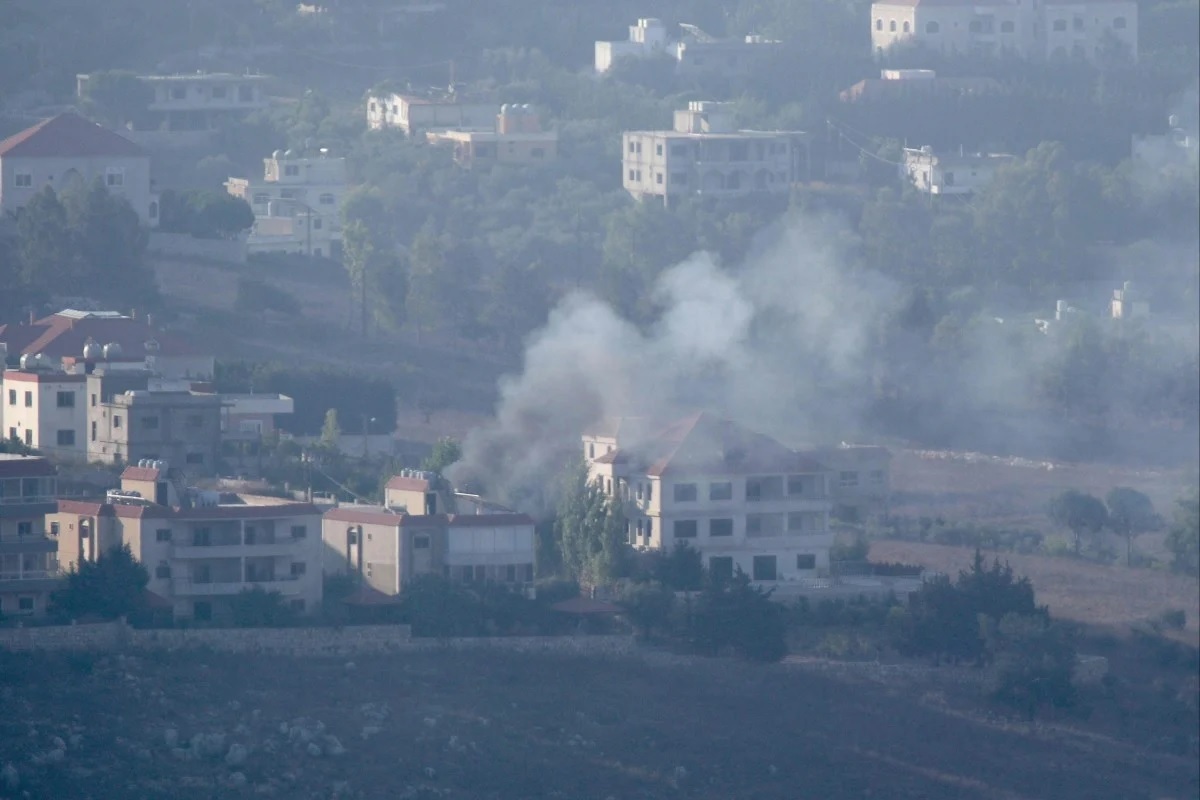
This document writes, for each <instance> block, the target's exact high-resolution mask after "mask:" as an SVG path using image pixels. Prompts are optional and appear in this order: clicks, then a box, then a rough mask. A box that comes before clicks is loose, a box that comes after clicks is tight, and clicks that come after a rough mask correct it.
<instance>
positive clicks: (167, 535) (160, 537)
mask: <svg viewBox="0 0 1200 800" xmlns="http://www.w3.org/2000/svg"><path fill="white" fill-rule="evenodd" d="M154 541H156V542H169V541H171V529H170V528H159V529H158V530H156V531H154Z"/></svg>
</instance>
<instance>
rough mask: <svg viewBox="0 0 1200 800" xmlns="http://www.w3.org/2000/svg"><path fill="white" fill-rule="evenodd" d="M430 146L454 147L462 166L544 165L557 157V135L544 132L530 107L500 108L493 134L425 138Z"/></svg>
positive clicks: (456, 133) (468, 132) (445, 134)
mask: <svg viewBox="0 0 1200 800" xmlns="http://www.w3.org/2000/svg"><path fill="white" fill-rule="evenodd" d="M425 136H426V139H427V140H428V141H429V143H430V144H448V145H453V147H454V161H455V162H456V163H457V164H459V165H460V166H463V167H466V168H467V169H471V168H473V167H487V166H491V165H492V164H541V163H544V162H546V161H551V160H553V159H555V158H557V157H558V133H557V132H555V131H545V130H542V124H541V118H540V116H539V115H538V113H537V111H535V110H534V109H533V108H532V107H531V106H528V105H517V104H511V105H510V104H507V103H506V104H505V105H503V106H501V107H500V113H499V114H498V115H497V116H496V124H495V128H494V129H493V130H488V131H478V130H443V131H430V132H429V133H427V134H425Z"/></svg>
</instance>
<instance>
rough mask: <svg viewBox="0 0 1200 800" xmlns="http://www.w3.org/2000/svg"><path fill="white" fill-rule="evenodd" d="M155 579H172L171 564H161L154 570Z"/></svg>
mask: <svg viewBox="0 0 1200 800" xmlns="http://www.w3.org/2000/svg"><path fill="white" fill-rule="evenodd" d="M154 577H156V578H170V577H171V566H170V565H169V564H159V565H158V566H157V567H155V568H154Z"/></svg>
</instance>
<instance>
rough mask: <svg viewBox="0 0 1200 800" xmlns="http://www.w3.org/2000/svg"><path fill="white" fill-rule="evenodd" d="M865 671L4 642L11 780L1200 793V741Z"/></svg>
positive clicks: (159, 791) (17, 791)
mask: <svg viewBox="0 0 1200 800" xmlns="http://www.w3.org/2000/svg"><path fill="white" fill-rule="evenodd" d="M856 672H861V671H854V670H849V671H847V670H837V669H832V670H831V669H826V668H815V667H814V666H813V665H806V664H804V663H793V664H783V665H776V666H771V667H759V666H753V665H742V664H736V663H731V662H722V661H708V660H693V659H681V658H674V657H668V658H646V657H640V656H630V657H621V658H615V657H614V658H601V659H596V658H583V657H577V656H553V655H538V656H530V655H518V654H511V653H500V652H428V653H412V654H405V655H402V656H392V657H372V658H359V659H356V660H355V661H352V662H349V661H346V660H344V659H337V660H335V659H315V658H309V659H293V658H283V657H267V656H224V655H216V654H212V653H192V654H175V655H163V654H140V655H114V656H91V655H53V656H51V655H14V654H4V653H0V797H4V798H30V800H34V799H37V800H42V799H45V800H49V799H50V798H53V799H54V800H72V799H73V798H81V799H82V798H90V799H91V800H112V798H139V799H140V798H146V799H150V798H239V797H277V798H289V799H290V798H297V799H301V798H363V799H364V800H366V799H367V798H372V799H373V798H379V799H380V800H397V799H398V798H435V797H451V798H481V799H489V798H505V799H507V798H572V799H574V798H580V799H586V798H598V799H599V800H605V799H606V798H614V799H617V798H619V799H620V800H626V799H627V798H629V799H632V798H638V799H642V800H651V799H653V798H679V797H689V798H712V799H713V800H716V799H717V798H721V799H722V800H727V799H728V798H767V799H770V798H780V800H783V799H785V798H786V800H796V799H797V798H835V797H836V798H842V797H845V798H863V797H874V798H926V799H928V800H938V799H939V798H946V799H947V800H949V798H955V799H957V798H964V797H972V798H1005V799H1006V800H1011V799H1013V798H1041V797H1054V798H1089V799H1090V800H1102V799H1103V798H1121V800H1127V799H1128V798H1139V797H1146V798H1184V797H1194V796H1195V795H1196V792H1197V786H1198V777H1197V773H1198V768H1197V765H1196V763H1195V761H1194V759H1191V758H1186V757H1175V756H1170V755H1164V754H1161V753H1151V752H1146V751H1141V750H1139V749H1136V748H1131V747H1129V746H1127V745H1125V744H1123V743H1118V742H1115V741H1112V740H1109V739H1106V738H1104V737H1102V736H1096V735H1087V734H1085V733H1082V732H1079V731H1076V730H1074V729H1072V728H1070V727H1069V726H1068V727H1063V726H1049V725H1037V726H1033V727H1030V726H1024V725H1014V724H1012V723H1010V722H1007V721H1004V720H1000V719H997V718H995V717H991V716H989V715H976V714H967V713H963V712H962V710H961V708H959V710H957V711H956V710H954V709H955V707H956V705H955V703H953V702H947V700H946V696H947V695H946V691H931V690H930V687H929V686H928V685H927V677H925V676H921V675H918V674H913V675H908V674H907V673H904V672H896V673H894V674H893V673H889V674H888V675H882V674H881V675H872V676H870V677H869V678H868V677H865V676H862V675H857V674H856ZM948 691H950V693H951V694H953V692H954V689H953V687H951V688H950V689H949V690H948Z"/></svg>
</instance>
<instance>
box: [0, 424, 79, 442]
mask: <svg viewBox="0 0 1200 800" xmlns="http://www.w3.org/2000/svg"><path fill="white" fill-rule="evenodd" d="M92 424H93V425H95V424H96V423H94V422H93V423H92ZM8 438H10V439H15V438H17V429H16V428H9V429H8Z"/></svg>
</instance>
